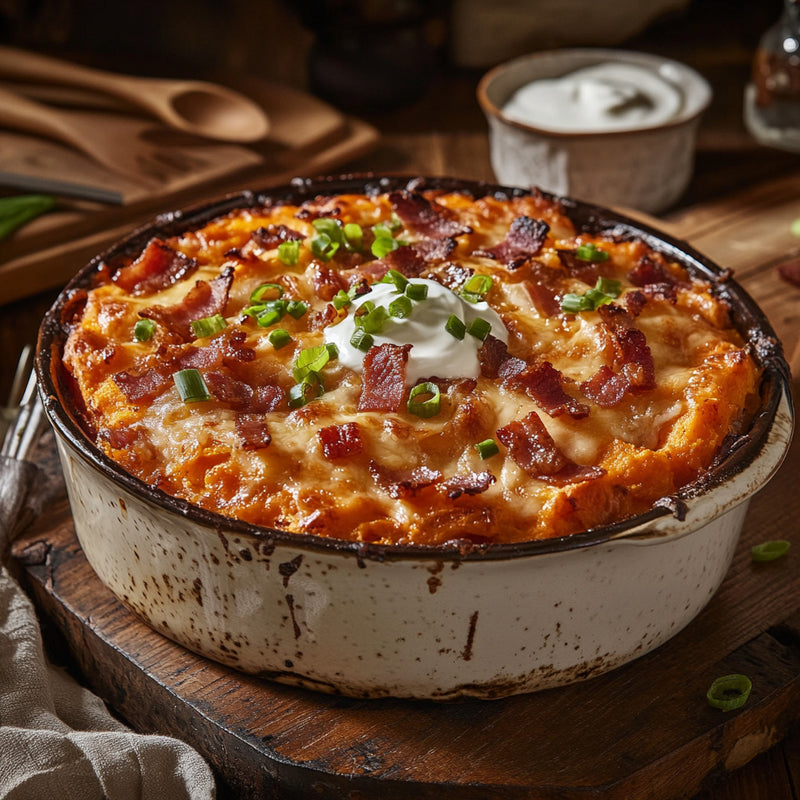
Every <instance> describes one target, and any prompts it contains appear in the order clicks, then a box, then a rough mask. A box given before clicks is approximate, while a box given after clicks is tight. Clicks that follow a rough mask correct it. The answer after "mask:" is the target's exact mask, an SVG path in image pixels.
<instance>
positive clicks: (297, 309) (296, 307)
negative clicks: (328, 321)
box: [286, 300, 308, 319]
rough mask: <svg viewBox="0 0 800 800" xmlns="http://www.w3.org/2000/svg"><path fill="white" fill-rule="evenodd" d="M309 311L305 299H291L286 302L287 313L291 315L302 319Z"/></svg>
mask: <svg viewBox="0 0 800 800" xmlns="http://www.w3.org/2000/svg"><path fill="white" fill-rule="evenodd" d="M306 311H308V303H306V301H305V300H289V301H287V303H286V313H287V314H288V315H289V316H290V317H294V318H295V319H300V317H302V316H303V314H305V313H306Z"/></svg>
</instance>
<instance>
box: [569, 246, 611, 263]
mask: <svg viewBox="0 0 800 800" xmlns="http://www.w3.org/2000/svg"><path fill="white" fill-rule="evenodd" d="M575 257H576V258H579V259H580V260H581V261H608V259H609V255H608V252H607V251H606V250H601V249H600V248H599V247H598V246H597V245H596V244H594V243H592V242H590V243H589V244H582V245H578V248H577V249H576V250H575Z"/></svg>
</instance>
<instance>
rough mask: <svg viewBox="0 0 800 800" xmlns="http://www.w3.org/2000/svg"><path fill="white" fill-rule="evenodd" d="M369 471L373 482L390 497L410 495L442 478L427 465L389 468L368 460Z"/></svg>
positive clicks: (439, 473) (437, 471)
mask: <svg viewBox="0 0 800 800" xmlns="http://www.w3.org/2000/svg"><path fill="white" fill-rule="evenodd" d="M369 472H370V475H372V479H373V480H374V481H375V483H376V484H377V485H378V486H379V487H380V488H381V489H383V490H384V491H385V492H386V493H387V494H388V495H389V496H390V497H394V498H400V497H411V496H413V495H415V494H417V492H419V491H421V490H422V489H425V488H427V487H428V486H433V485H434V484H436V483H438V482H439V481H440V480H441V479H442V473H441V472H439V470H436V469H430V468H428V467H416V468H414V469H407V470H401V469H391V468H390V467H386V466H384V465H383V464H379V463H378V462H377V461H370V462H369Z"/></svg>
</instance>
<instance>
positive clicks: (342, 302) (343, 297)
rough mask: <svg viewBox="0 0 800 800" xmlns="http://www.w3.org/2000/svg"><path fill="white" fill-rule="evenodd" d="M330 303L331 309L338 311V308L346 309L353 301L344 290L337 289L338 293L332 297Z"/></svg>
mask: <svg viewBox="0 0 800 800" xmlns="http://www.w3.org/2000/svg"><path fill="white" fill-rule="evenodd" d="M331 302H332V303H333V307H334V308H335V309H336V310H337V311H338V310H339V309H340V308H346V307H347V306H349V305H350V304H351V303H352V302H353V300H352V298H351V297H350V295H349V294H348V293H347V292H346V291H345V290H344V289H339V291H338V292H336V294H335V295H334V296H333V300H332V301H331Z"/></svg>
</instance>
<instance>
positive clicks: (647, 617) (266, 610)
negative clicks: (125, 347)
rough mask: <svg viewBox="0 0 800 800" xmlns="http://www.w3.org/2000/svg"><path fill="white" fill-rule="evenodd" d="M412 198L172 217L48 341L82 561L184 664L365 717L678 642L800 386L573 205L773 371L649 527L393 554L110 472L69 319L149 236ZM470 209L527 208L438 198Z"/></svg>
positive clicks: (557, 676) (760, 319)
mask: <svg viewBox="0 0 800 800" xmlns="http://www.w3.org/2000/svg"><path fill="white" fill-rule="evenodd" d="M405 185H406V179H404V178H383V179H377V178H375V179H372V178H363V177H357V178H336V179H328V180H324V181H321V182H320V181H316V182H315V181H300V180H298V181H296V182H294V183H292V184H291V185H288V186H285V187H282V188H277V189H270V190H269V191H268V192H265V193H264V194H263V196H262V195H261V194H252V193H245V194H242V195H237V196H235V197H230V198H226V199H224V200H222V201H220V202H217V203H213V204H210V205H206V206H203V207H198V208H193V209H189V210H187V211H184V212H179V213H176V214H170V215H165V216H162V217H160V218H158V219H157V220H155V221H154V222H153V223H152V224H151V225H148V226H146V227H144V228H143V229H140V230H138V231H136V232H134V233H132V234H131V235H130V236H128V237H127V238H125V239H124V240H123V241H122V242H120V243H118V244H116V245H115V246H114V247H112V248H111V249H110V250H109V251H108V252H106V253H104V254H102V255H101V256H99V257H98V258H96V259H94V260H92V261H91V262H90V263H89V264H88V265H86V266H85V267H84V268H83V269H81V270H80V271H79V272H78V274H77V275H76V276H75V278H74V279H73V280H72V281H71V282H70V283H69V284H68V286H67V287H66V289H65V290H64V291H63V292H62V293H61V295H60V296H59V298H58V300H57V301H56V303H55V304H54V306H53V307H52V309H51V310H50V311H49V313H48V314H47V316H46V318H45V319H44V321H43V323H42V327H41V331H40V337H39V343H38V356H37V371H38V376H39V380H40V389H41V394H42V398H43V402H44V406H45V409H46V413H47V416H48V418H49V420H50V422H51V424H52V426H53V428H54V430H55V433H56V440H57V442H58V448H59V453H60V457H61V461H62V464H63V469H64V473H65V476H66V481H67V486H68V491H69V497H70V502H71V506H72V513H73V518H74V525H75V531H76V534H77V537H78V539H79V541H80V544H81V547H82V548H83V551H84V553H85V555H86V558H87V559H88V561H89V563H90V564H91V566H92V567H93V568H94V570H95V571H96V573H97V575H98V576H99V577H100V579H101V580H102V581H103V583H105V584H106V585H107V586H108V587H109V588H110V589H111V590H112V591H113V592H114V593H115V594H116V595H117V596H118V597H119V598H120V599H121V600H122V602H124V603H125V604H126V605H127V606H129V607H130V608H131V609H132V610H133V611H134V612H135V613H136V614H138V615H139V616H140V617H141V618H142V619H144V620H145V621H146V622H147V623H149V624H150V625H151V626H152V627H153V628H155V629H156V630H158V631H160V632H161V633H163V634H164V635H165V636H167V637H169V638H170V639H173V640H174V641H176V642H179V643H180V644H182V645H184V646H185V647H187V648H189V649H191V650H193V651H196V652H197V653H200V654H203V655H205V656H208V657H209V658H212V659H215V660H217V661H219V662H222V663H224V664H227V665H230V666H232V667H234V668H236V669H239V670H242V671H244V672H247V673H251V674H255V675H260V676H263V677H267V678H272V679H275V680H278V681H281V682H284V683H290V684H295V685H299V686H303V687H307V688H311V689H317V690H321V691H325V692H335V693H342V694H346V695H350V696H355V697H380V696H395V697H408V698H429V699H448V700H451V699H455V698H466V697H479V698H496V697H503V696H506V695H511V694H515V693H521V692H530V691H534V690H538V689H543V688H546V687H551V686H558V685H563V684H567V683H571V682H573V681H577V680H580V679H584V678H588V677H591V676H594V675H599V674H601V673H603V672H606V671H608V670H610V669H612V668H614V667H617V666H618V665H621V664H623V663H625V662H627V661H630V660H631V659H634V658H636V657H638V656H641V655H643V654H645V653H647V652H648V651H650V650H652V649H653V648H655V647H657V646H658V645H660V644H661V643H663V642H665V641H666V640H668V639H669V638H670V637H671V636H673V635H674V634H676V633H677V632H678V631H679V630H680V629H681V628H683V627H684V626H685V625H687V624H688V623H689V622H690V620H691V619H692V618H693V617H694V616H695V615H696V614H697V613H698V612H699V611H700V610H701V609H702V608H703V607H704V606H705V605H706V604H707V602H708V601H709V599H710V598H711V597H712V595H713V594H714V592H715V591H716V590H717V588H718V586H719V584H720V583H721V581H722V579H723V577H724V575H725V573H726V571H727V569H728V567H729V565H730V561H731V558H732V556H733V552H734V549H735V547H736V544H737V540H738V537H739V533H740V530H741V527H742V523H743V520H744V517H745V512H746V509H747V504H748V501H749V498H750V497H751V496H752V495H753V493H755V492H756V491H757V490H758V489H759V488H760V487H761V486H763V485H764V483H765V482H766V481H768V480H769V478H770V477H771V476H772V474H773V473H774V472H775V470H776V469H777V468H778V465H779V464H780V462H781V460H782V459H783V457H784V454H785V452H786V450H787V447H788V444H789V441H790V439H791V434H792V424H793V419H792V411H791V402H790V398H789V389H788V386H789V381H788V369H787V366H786V363H785V361H784V358H783V355H782V352H781V348H780V345H779V344H778V343H777V341H776V339H775V335H774V333H773V331H772V329H771V328H770V326H769V323H768V322H767V320H766V319H765V317H764V315H763V314H762V313H761V311H760V310H759V309H758V308H757V307H756V306H755V304H754V303H753V301H752V300H751V299H750V298H749V297H748V295H746V294H745V293H744V292H743V291H742V290H741V288H740V287H739V286H738V285H737V284H736V283H735V282H734V281H732V280H729V279H726V280H722V279H721V271H720V270H719V269H718V268H717V267H716V266H715V265H713V264H711V263H710V262H708V261H707V260H706V259H704V258H703V257H702V256H700V255H699V254H698V253H696V252H694V251H692V250H691V249H689V248H688V247H687V246H686V245H685V244H683V243H681V242H679V241H676V240H673V239H670V238H667V237H664V236H661V235H660V234H659V233H657V232H656V231H654V230H651V229H649V228H645V227H643V226H641V225H640V224H638V223H634V222H633V221H632V220H629V219H627V218H625V217H622V216H620V215H618V214H614V213H612V212H609V211H606V210H604V209H602V208H598V207H596V206H590V205H587V204H583V203H578V202H570V201H566V200H565V201H563V202H564V204H565V206H566V208H567V210H568V213H569V215H570V216H571V217H572V219H573V220H574V222H575V224H576V227H577V228H578V229H579V230H586V231H593V232H599V231H613V232H614V233H616V234H618V235H621V236H626V235H631V236H640V237H643V238H644V239H645V240H646V241H647V243H648V244H650V245H651V246H652V247H654V248H656V249H658V250H661V251H662V252H664V253H665V254H666V256H667V257H668V258H670V259H675V260H677V261H679V262H680V263H682V264H683V265H685V266H686V268H687V269H689V270H690V271H691V272H692V273H694V274H697V275H700V276H703V277H705V278H707V279H709V280H710V281H712V282H713V283H714V284H716V289H715V290H716V291H718V292H719V293H721V294H722V295H724V296H726V297H727V298H728V299H729V302H730V304H731V307H732V309H733V315H734V319H735V321H736V325H737V326H738V328H739V329H740V330H741V331H742V332H743V333H744V334H745V336H746V337H747V338H748V339H749V340H750V341H751V342H752V343H753V350H754V352H755V353H756V357H757V358H758V359H759V360H760V361H761V363H762V364H763V366H764V370H765V381H764V391H763V407H762V408H761V410H760V412H759V413H758V414H757V416H756V418H755V420H754V424H753V427H752V430H751V431H749V432H748V433H747V434H745V435H743V436H741V437H739V438H738V439H737V441H736V446H735V447H733V448H732V449H731V450H730V451H728V452H726V454H725V455H724V457H722V458H721V459H720V461H719V463H718V464H717V465H716V466H714V467H713V469H711V470H709V471H708V473H707V474H705V475H704V476H703V478H702V479H701V480H700V481H698V482H697V483H695V484H693V485H691V486H687V487H686V488H685V489H684V490H682V491H681V492H680V493H679V494H677V495H675V496H671V497H665V498H663V499H662V500H661V501H659V502H658V503H656V504H655V506H654V507H653V509H652V510H651V511H650V512H648V513H647V514H644V515H643V516H640V517H636V518H634V519H630V520H627V521H625V522H621V523H618V524H616V525H611V526H608V527H605V528H600V529H596V530H592V531H587V532H584V533H578V534H575V535H572V536H569V537H565V538H561V539H552V540H547V541H532V542H524V543H518V544H493V545H474V546H471V547H468V548H467V547H465V548H464V549H463V550H458V549H454V548H448V547H427V548H426V547H419V546H394V547H389V546H378V545H374V544H363V543H355V542H349V541H340V540H331V539H325V538H320V537H314V536H309V535H300V534H293V533H288V532H285V531H277V530H269V529H263V528H258V527H254V526H252V525H249V524H246V523H244V522H240V521H236V520H232V519H229V518H226V517H224V516H221V515H218V514H215V513H212V512H209V511H206V510H203V509H200V508H197V507H195V506H192V505H191V504H188V503H186V502H183V501H180V500H176V499H174V498H172V497H170V496H168V495H166V494H164V493H162V492H160V491H159V490H156V489H154V488H153V487H151V486H149V485H146V484H145V483H143V482H141V481H140V480H138V479H136V478H134V477H132V476H131V475H130V474H128V473H126V472H125V471H123V470H122V469H121V468H120V467H118V466H117V465H116V464H114V463H113V462H111V461H109V460H108V459H107V458H106V457H105V456H104V455H103V454H102V453H101V452H100V451H99V450H98V449H97V448H96V447H95V445H94V443H93V441H92V440H91V439H90V437H89V436H87V434H86V433H85V431H84V430H83V429H82V427H81V425H80V422H79V416H78V415H77V414H76V413H75V412H74V410H73V402H72V400H71V395H70V390H69V382H68V380H67V379H66V376H65V374H64V371H63V367H62V364H61V354H62V347H63V344H64V339H65V336H66V330H65V326H64V325H63V324H62V315H63V313H64V311H65V309H67V308H68V307H69V304H70V302H71V298H73V296H74V295H75V293H76V292H80V291H81V290H82V289H83V288H84V287H87V286H89V285H90V284H91V282H92V278H93V276H94V275H95V273H96V272H97V270H98V266H99V265H100V263H101V262H105V263H107V264H109V265H114V264H115V263H116V262H118V260H119V258H120V257H122V256H125V255H126V254H132V253H134V252H136V251H137V250H138V249H139V248H140V247H141V246H142V245H143V244H144V243H145V242H147V241H148V240H149V239H150V238H151V237H152V236H153V235H156V234H158V235H160V236H169V235H173V234H177V233H179V232H182V231H183V230H186V229H188V228H190V227H192V226H194V225H199V224H202V223H204V222H205V221H207V220H209V219H211V218H212V217H214V216H216V215H218V214H220V213H225V212H226V211H229V210H232V209H234V208H236V207H238V206H241V205H242V204H248V205H249V204H252V203H257V202H262V201H265V200H268V199H271V200H280V199H288V200H291V201H293V202H301V201H302V200H303V199H307V198H309V197H313V196H316V195H318V194H320V193H322V194H325V193H330V194H333V193H337V192H340V191H359V190H363V189H364V188H365V187H369V186H378V187H379V188H381V189H382V190H391V189H396V188H402V187H403V186H405ZM428 185H434V186H440V187H442V188H447V189H461V190H464V191H469V192H471V193H472V194H474V195H478V196H482V195H484V194H487V193H492V194H493V193H496V192H505V193H513V192H520V191H521V190H513V189H502V188H500V187H493V186H486V185H483V184H472V183H465V182H463V181H448V180H445V179H431V180H429V181H428Z"/></svg>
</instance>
